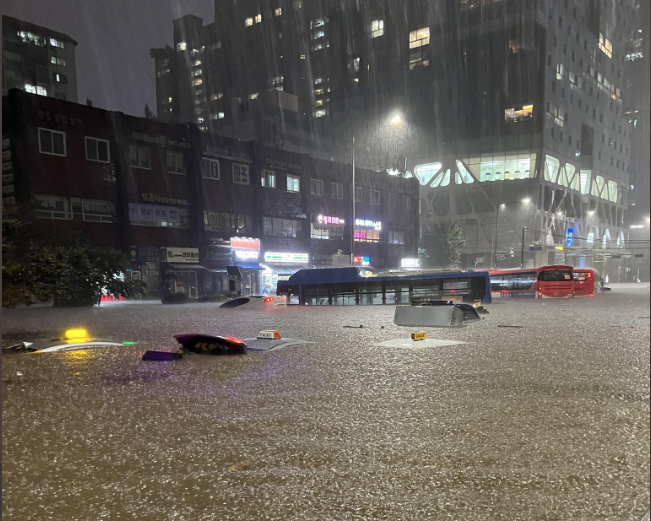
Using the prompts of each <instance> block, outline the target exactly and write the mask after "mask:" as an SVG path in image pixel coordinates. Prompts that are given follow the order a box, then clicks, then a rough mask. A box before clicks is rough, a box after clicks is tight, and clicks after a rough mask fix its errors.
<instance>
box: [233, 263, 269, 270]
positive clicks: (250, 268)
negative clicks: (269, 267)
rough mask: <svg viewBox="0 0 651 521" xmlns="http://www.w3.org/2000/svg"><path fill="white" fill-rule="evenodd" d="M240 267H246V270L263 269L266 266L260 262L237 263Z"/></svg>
mask: <svg viewBox="0 0 651 521" xmlns="http://www.w3.org/2000/svg"><path fill="white" fill-rule="evenodd" d="M236 266H237V267H238V268H244V269H245V270H263V269H264V267H263V266H260V264H236Z"/></svg>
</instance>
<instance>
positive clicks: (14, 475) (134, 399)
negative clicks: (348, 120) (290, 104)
mask: <svg viewBox="0 0 651 521" xmlns="http://www.w3.org/2000/svg"><path fill="white" fill-rule="evenodd" d="M393 309H394V308H393V307H390V306H387V307H382V306H376V307H356V308H328V307H322V308H315V307H290V308H288V309H278V310H271V311H242V310H239V311H238V310H219V308H218V307H217V306H216V305H213V304H197V305H195V304H192V305H181V306H163V305H160V304H159V305H155V304H135V305H109V306H105V307H103V308H100V309H86V310H78V311H71V310H58V309H51V308H45V309H30V310H8V311H4V312H3V315H4V316H3V319H4V323H3V329H4V331H3V335H4V337H3V342H4V343H5V344H6V343H7V342H9V341H12V340H17V339H20V340H30V339H31V338H48V337H51V336H53V335H56V334H60V333H61V331H62V330H63V329H65V328H66V327H72V326H83V327H86V328H88V329H89V330H90V331H91V332H92V333H93V334H94V335H95V336H97V337H102V338H106V337H112V338H115V339H119V340H130V341H138V342H139V344H137V345H135V346H125V347H118V348H107V349H97V350H89V351H78V352H69V353H59V354H47V355H45V354H43V355H5V356H3V357H2V362H3V363H2V408H3V418H2V421H3V429H2V453H3V474H2V491H3V504H2V515H3V517H4V518H5V519H15V520H20V521H24V520H50V519H51V520H59V519H61V520H82V519H83V520H86V519H88V520H97V519H109V520H117V519H119V520H122V519H138V520H188V521H190V520H203V519H206V520H209V519H215V520H295V519H296V520H298V519H306V520H366V519H373V520H380V519H386V520H430V519H458V520H493V519H505V520H526V521H533V520H574V519H576V520H597V519H598V520H631V521H639V520H640V519H641V518H642V517H643V516H644V514H645V513H646V512H647V510H648V508H649V436H650V432H649V286H648V285H636V286H632V285H631V286H619V287H614V291H613V292H612V293H610V294H605V295H600V296H598V297H596V298H593V299H578V298H577V299H573V300H570V299H567V300H551V299H549V300H543V301H539V300H536V301H533V300H531V301H514V300H510V299H505V300H503V301H502V300H500V301H497V302H496V303H494V304H493V305H491V306H490V307H489V309H490V314H489V315H485V319H484V320H483V321H481V322H480V323H475V324H473V325H472V326H469V327H465V328H463V329H459V330H450V329H430V330H429V331H428V337H435V338H439V339H453V340H461V341H464V342H467V343H466V344H456V345H450V346H444V347H440V346H439V347H435V348H432V349H397V348H386V347H384V348H380V347H373V344H376V343H377V342H378V341H383V340H389V339H393V338H399V337H403V338H404V337H408V336H409V333H410V332H412V330H413V329H410V328H398V327H395V326H393V325H392V322H391V321H392V316H393ZM344 325H351V326H358V325H364V327H363V328H361V329H351V328H344V327H343V326H344ZM499 325H520V326H524V327H522V328H504V327H498V326H499ZM381 326H385V328H384V329H382V328H381ZM267 328H273V329H278V330H279V331H280V332H281V333H282V334H283V336H285V337H292V338H300V339H305V340H310V341H312V342H313V343H312V344H308V345H302V346H296V347H288V348H286V349H283V350H281V351H276V352H269V353H255V352H253V353H250V354H249V355H247V356H245V357H228V358H227V357H208V356H201V355H195V356H188V357H186V358H185V359H184V360H181V361H178V362H169V363H156V362H149V363H146V362H142V361H141V360H140V358H141V356H142V354H143V352H144V351H145V350H147V349H163V350H175V349H176V346H175V344H174V341H173V339H172V335H173V334H177V333H182V332H214V333H225V334H231V335H235V336H240V337H251V336H254V335H255V333H257V331H258V330H260V329H267ZM23 332H24V333H23Z"/></svg>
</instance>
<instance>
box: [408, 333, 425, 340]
mask: <svg viewBox="0 0 651 521" xmlns="http://www.w3.org/2000/svg"><path fill="white" fill-rule="evenodd" d="M426 338H427V333H425V331H419V332H418V333H412V334H411V339H412V340H425V339H426Z"/></svg>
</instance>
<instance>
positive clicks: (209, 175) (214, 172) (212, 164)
mask: <svg viewBox="0 0 651 521" xmlns="http://www.w3.org/2000/svg"><path fill="white" fill-rule="evenodd" d="M201 176H202V177H203V178H204V179H215V180H218V179H219V161H217V160H216V159H209V158H207V157H202V158H201Z"/></svg>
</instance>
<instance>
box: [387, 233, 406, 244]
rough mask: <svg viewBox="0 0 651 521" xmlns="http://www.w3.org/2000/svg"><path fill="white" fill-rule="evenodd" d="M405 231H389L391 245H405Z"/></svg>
mask: <svg viewBox="0 0 651 521" xmlns="http://www.w3.org/2000/svg"><path fill="white" fill-rule="evenodd" d="M404 243H405V232H404V230H389V244H404Z"/></svg>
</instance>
